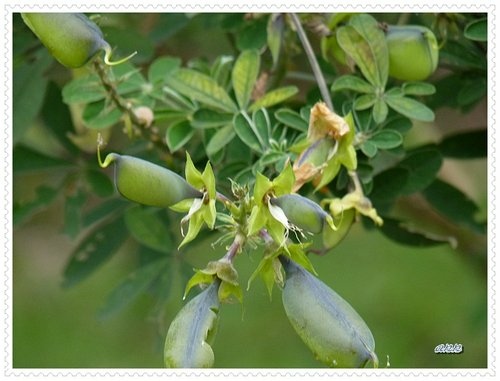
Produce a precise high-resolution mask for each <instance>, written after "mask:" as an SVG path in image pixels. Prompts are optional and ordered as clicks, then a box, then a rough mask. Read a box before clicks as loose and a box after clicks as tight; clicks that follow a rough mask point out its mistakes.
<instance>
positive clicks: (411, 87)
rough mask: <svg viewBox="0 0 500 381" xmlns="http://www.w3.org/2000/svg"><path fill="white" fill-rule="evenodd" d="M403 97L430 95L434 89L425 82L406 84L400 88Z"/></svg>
mask: <svg viewBox="0 0 500 381" xmlns="http://www.w3.org/2000/svg"><path fill="white" fill-rule="evenodd" d="M402 90H403V94H404V95H432V94H434V93H435V92H436V87H434V85H433V84H431V83H427V82H406V83H404V84H403V86H402Z"/></svg>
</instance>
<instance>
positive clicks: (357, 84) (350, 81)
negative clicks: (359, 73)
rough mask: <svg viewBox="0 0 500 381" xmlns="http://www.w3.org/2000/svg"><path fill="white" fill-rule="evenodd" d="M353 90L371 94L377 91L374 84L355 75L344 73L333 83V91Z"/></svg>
mask: <svg viewBox="0 0 500 381" xmlns="http://www.w3.org/2000/svg"><path fill="white" fill-rule="evenodd" d="M342 90H352V91H355V92H357V93H366V94H371V93H374V92H375V88H374V87H373V85H371V84H369V83H368V82H366V81H365V80H364V79H362V78H359V77H356V76H355V75H348V74H346V75H343V76H341V77H338V78H337V79H336V80H335V81H334V82H333V84H332V88H331V91H332V92H333V91H342Z"/></svg>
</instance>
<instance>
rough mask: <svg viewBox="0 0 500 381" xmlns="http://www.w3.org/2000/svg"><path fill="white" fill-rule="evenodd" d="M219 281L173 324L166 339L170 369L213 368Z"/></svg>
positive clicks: (182, 312)
mask: <svg viewBox="0 0 500 381" xmlns="http://www.w3.org/2000/svg"><path fill="white" fill-rule="evenodd" d="M219 284H220V282H219V281H215V282H214V283H212V284H211V285H210V286H209V287H208V288H206V289H205V290H204V291H202V292H201V293H200V294H199V295H197V296H196V297H194V298H193V299H191V300H190V301H189V302H188V303H187V304H186V305H185V306H184V307H183V308H182V309H181V310H180V311H179V313H178V314H177V316H176V317H175V319H174V320H173V321H172V323H171V324H170V327H169V329H168V332H167V337H166V339H165V349H164V360H165V366H166V367H167V368H210V367H212V366H213V364H214V352H213V350H212V347H211V346H210V344H211V341H212V340H213V339H214V337H215V333H216V331H217V323H218V312H219V299H218V295H217V292H218V288H219Z"/></svg>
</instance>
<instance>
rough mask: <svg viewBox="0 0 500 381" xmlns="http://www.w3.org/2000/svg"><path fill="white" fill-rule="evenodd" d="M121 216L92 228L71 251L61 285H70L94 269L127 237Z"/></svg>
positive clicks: (82, 278) (115, 250) (88, 274)
mask: <svg viewBox="0 0 500 381" xmlns="http://www.w3.org/2000/svg"><path fill="white" fill-rule="evenodd" d="M125 229H126V227H125V223H124V222H123V219H122V218H117V219H115V220H111V221H106V222H105V223H103V224H100V225H98V226H96V227H95V228H94V229H92V230H91V231H90V232H89V233H88V234H87V235H86V237H85V238H84V239H83V241H82V242H80V244H79V245H78V246H77V247H76V249H75V250H74V251H73V252H72V253H71V257H70V260H69V262H68V264H67V265H66V267H65V269H64V280H63V287H72V286H74V285H76V284H78V283H80V282H81V281H83V280H84V279H86V278H87V277H88V276H90V275H91V274H92V273H93V272H94V271H96V270H97V269H98V268H99V267H100V266H101V265H103V264H104V263H105V262H106V261H107V260H108V259H110V258H111V256H112V255H113V254H115V253H116V252H117V251H118V249H119V248H120V246H121V245H122V244H123V243H124V242H125V240H126V239H127V234H123V233H124V231H125Z"/></svg>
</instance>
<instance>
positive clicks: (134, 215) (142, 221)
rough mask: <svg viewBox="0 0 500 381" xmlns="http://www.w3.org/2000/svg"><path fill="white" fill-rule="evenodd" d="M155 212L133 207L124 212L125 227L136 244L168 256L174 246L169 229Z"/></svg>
mask: <svg viewBox="0 0 500 381" xmlns="http://www.w3.org/2000/svg"><path fill="white" fill-rule="evenodd" d="M156 212H157V209H155V208H144V207H142V206H140V205H136V206H133V207H131V208H129V209H127V210H126V211H125V225H126V226H127V229H128V231H129V232H130V234H131V235H132V237H134V239H135V240H136V241H137V242H139V243H141V244H142V245H144V246H146V247H149V248H151V249H154V250H156V251H159V252H161V253H165V254H170V253H172V250H173V248H174V245H173V242H172V239H171V237H170V233H169V229H168V227H167V226H166V225H165V224H164V223H163V222H162V220H161V219H160V217H159V216H158V215H157V214H156Z"/></svg>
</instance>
